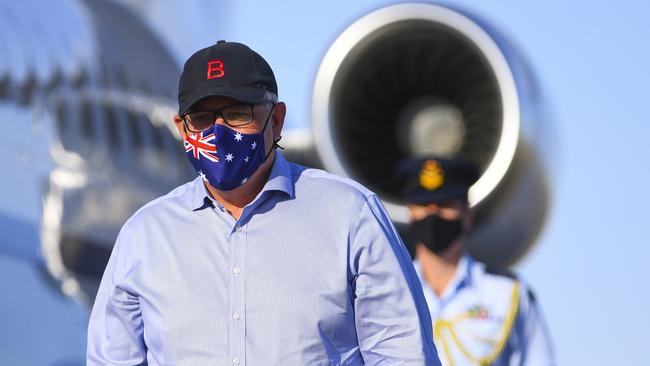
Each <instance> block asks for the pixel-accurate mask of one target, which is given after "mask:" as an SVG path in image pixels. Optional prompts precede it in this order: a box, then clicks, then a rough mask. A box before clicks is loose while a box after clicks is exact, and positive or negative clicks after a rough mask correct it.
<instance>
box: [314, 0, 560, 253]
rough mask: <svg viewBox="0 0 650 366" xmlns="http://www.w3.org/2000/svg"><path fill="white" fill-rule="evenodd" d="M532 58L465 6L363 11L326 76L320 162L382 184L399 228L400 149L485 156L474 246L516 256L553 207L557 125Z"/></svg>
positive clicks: (477, 188)
mask: <svg viewBox="0 0 650 366" xmlns="http://www.w3.org/2000/svg"><path fill="white" fill-rule="evenodd" d="M522 60H523V59H522V57H521V56H520V55H519V54H518V53H517V52H516V50H515V49H514V47H512V46H511V45H509V43H507V42H506V40H505V39H504V38H503V37H502V36H501V35H499V34H498V33H497V32H496V31H495V29H494V28H492V27H490V26H489V25H487V24H486V23H484V22H483V21H481V20H479V19H478V18H476V17H473V16H471V15H469V14H467V13H465V12H462V11H458V10H453V9H450V8H447V7H441V6H437V5H432V4H400V5H394V6H389V7H385V8H382V9H380V10H377V11H375V12H372V13H370V14H368V15H366V16H364V17H363V18H361V19H359V20H358V21H356V22H355V23H353V24H352V25H351V26H349V27H348V28H347V29H346V30H345V31H344V32H343V33H342V34H341V35H340V36H339V37H338V38H337V39H336V40H335V41H334V43H333V44H332V45H331V47H330V48H329V50H328V51H327V53H326V54H325V57H324V59H323V61H322V63H321V65H320V68H319V71H318V73H317V76H316V81H315V85H314V91H313V100H312V132H313V135H314V141H317V143H315V149H316V153H317V156H318V160H319V163H320V164H322V166H323V167H324V168H325V169H326V170H328V171H330V172H333V173H335V174H339V175H343V176H348V177H351V178H353V179H355V180H357V181H359V182H361V183H362V184H364V185H365V186H367V187H369V188H370V189H372V190H373V191H375V192H376V193H377V194H378V195H379V196H380V197H381V198H382V200H383V202H384V203H385V205H386V207H387V209H388V211H389V213H390V215H391V217H392V218H393V220H394V221H395V222H396V223H397V225H398V228H401V229H403V228H404V224H405V223H406V222H407V218H408V217H407V209H406V206H405V204H404V201H403V200H402V198H400V188H401V187H400V186H399V185H398V184H397V183H396V182H395V180H394V179H391V177H392V176H393V174H394V171H395V167H396V165H397V164H398V163H399V162H400V161H401V160H402V159H404V158H407V157H410V156H418V155H423V154H436V155H439V156H446V157H460V158H463V159H466V160H469V161H472V162H474V163H476V164H478V165H479V166H480V168H481V171H482V174H481V176H480V178H479V180H478V181H477V182H476V183H475V184H474V185H473V186H472V187H471V189H470V204H471V205H472V206H473V207H474V208H475V213H476V215H475V229H474V231H473V233H472V234H471V237H470V238H469V239H468V242H469V245H470V248H469V249H470V252H471V253H472V254H473V255H474V256H475V257H477V258H478V259H480V260H483V261H485V262H487V263H488V264H491V265H495V266H508V265H511V264H513V263H514V262H516V261H517V260H518V259H519V258H521V257H522V255H523V254H524V253H525V252H526V250H527V249H528V248H530V247H531V245H532V244H533V243H534V241H535V238H536V237H537V236H538V234H539V233H540V231H541V229H542V226H543V223H544V220H545V217H546V214H547V212H548V209H549V187H548V184H547V181H546V179H545V176H544V173H543V172H544V170H545V169H544V165H545V163H544V160H543V155H542V154H540V150H539V149H540V148H541V147H542V146H544V145H545V144H546V137H545V136H546V135H545V134H547V133H548V127H547V125H544V123H546V121H545V120H543V119H541V118H540V115H539V113H538V112H539V110H540V109H541V108H539V107H540V105H541V102H542V101H541V98H540V94H539V90H538V88H537V84H536V82H535V80H534V78H533V75H532V74H531V73H530V72H529V71H528V69H527V66H526V64H525V63H524V62H522ZM406 241H407V244H408V240H406Z"/></svg>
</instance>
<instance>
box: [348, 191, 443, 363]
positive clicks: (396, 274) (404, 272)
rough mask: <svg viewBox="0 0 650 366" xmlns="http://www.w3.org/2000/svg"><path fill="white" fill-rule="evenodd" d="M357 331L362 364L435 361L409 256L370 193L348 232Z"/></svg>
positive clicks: (428, 319) (423, 303)
mask: <svg viewBox="0 0 650 366" xmlns="http://www.w3.org/2000/svg"><path fill="white" fill-rule="evenodd" d="M350 238H351V243H350V250H351V253H350V261H351V263H350V268H351V271H352V274H353V276H354V277H353V278H354V283H353V287H354V296H355V298H354V307H355V322H356V330H357V337H358V339H359V347H360V350H361V354H362V356H363V358H364V361H365V363H366V364H367V365H440V361H439V360H438V356H437V353H436V349H435V346H434V344H433V331H432V325H431V317H430V315H429V310H428V308H427V306H426V300H425V299H424V295H423V293H422V287H421V285H420V283H419V280H418V278H417V275H416V274H415V269H414V268H413V265H412V263H411V259H410V257H409V255H408V252H407V251H406V248H405V247H404V244H403V243H402V241H401V239H400V238H399V235H398V234H397V232H396V230H395V228H394V226H393V224H392V222H391V220H390V218H389V217H388V214H387V213H386V211H385V209H384V208H383V206H382V204H381V203H380V202H379V200H378V199H377V197H376V196H374V195H372V196H370V197H368V199H367V200H366V202H365V205H364V207H363V208H362V210H361V213H360V215H359V219H358V221H357V223H356V227H355V228H354V229H353V230H352V233H351V237H350Z"/></svg>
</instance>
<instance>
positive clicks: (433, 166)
mask: <svg viewBox="0 0 650 366" xmlns="http://www.w3.org/2000/svg"><path fill="white" fill-rule="evenodd" d="M444 175H445V172H444V171H443V170H442V168H441V167H440V164H439V163H438V162H437V161H435V160H427V161H425V162H424V163H423V164H422V170H420V185H421V186H422V188H424V189H426V190H428V191H433V190H434V189H436V188H438V187H440V186H441V185H443V183H445V177H444Z"/></svg>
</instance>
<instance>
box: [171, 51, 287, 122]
mask: <svg viewBox="0 0 650 366" xmlns="http://www.w3.org/2000/svg"><path fill="white" fill-rule="evenodd" d="M267 91H268V92H271V93H273V94H275V95H278V85H277V84H276V82H275V76H274V75H273V70H271V66H269V64H268V63H267V62H266V60H264V58H262V56H260V55H259V54H258V53H257V52H255V51H253V50H251V49H250V48H249V47H248V46H246V45H244V44H241V43H237V42H226V41H218V42H217V43H216V44H214V45H212V46H210V47H206V48H204V49H201V50H199V51H197V52H196V53H194V54H193V55H192V56H190V58H188V59H187V61H185V65H184V66H183V72H182V73H181V77H180V80H179V82H178V114H179V115H183V114H184V113H186V112H187V111H188V110H189V109H190V107H191V106H192V105H193V104H194V103H196V102H198V101H199V100H201V99H203V98H205V97H209V96H225V97H230V98H233V99H237V100H239V101H242V102H245V103H258V102H261V101H262V100H263V99H264V95H265V94H266V92H267Z"/></svg>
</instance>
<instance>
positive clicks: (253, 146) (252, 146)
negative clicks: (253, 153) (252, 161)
mask: <svg viewBox="0 0 650 366" xmlns="http://www.w3.org/2000/svg"><path fill="white" fill-rule="evenodd" d="M256 147H257V142H255V141H253V143H252V144H251V148H253V150H255V148H256Z"/></svg>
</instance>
